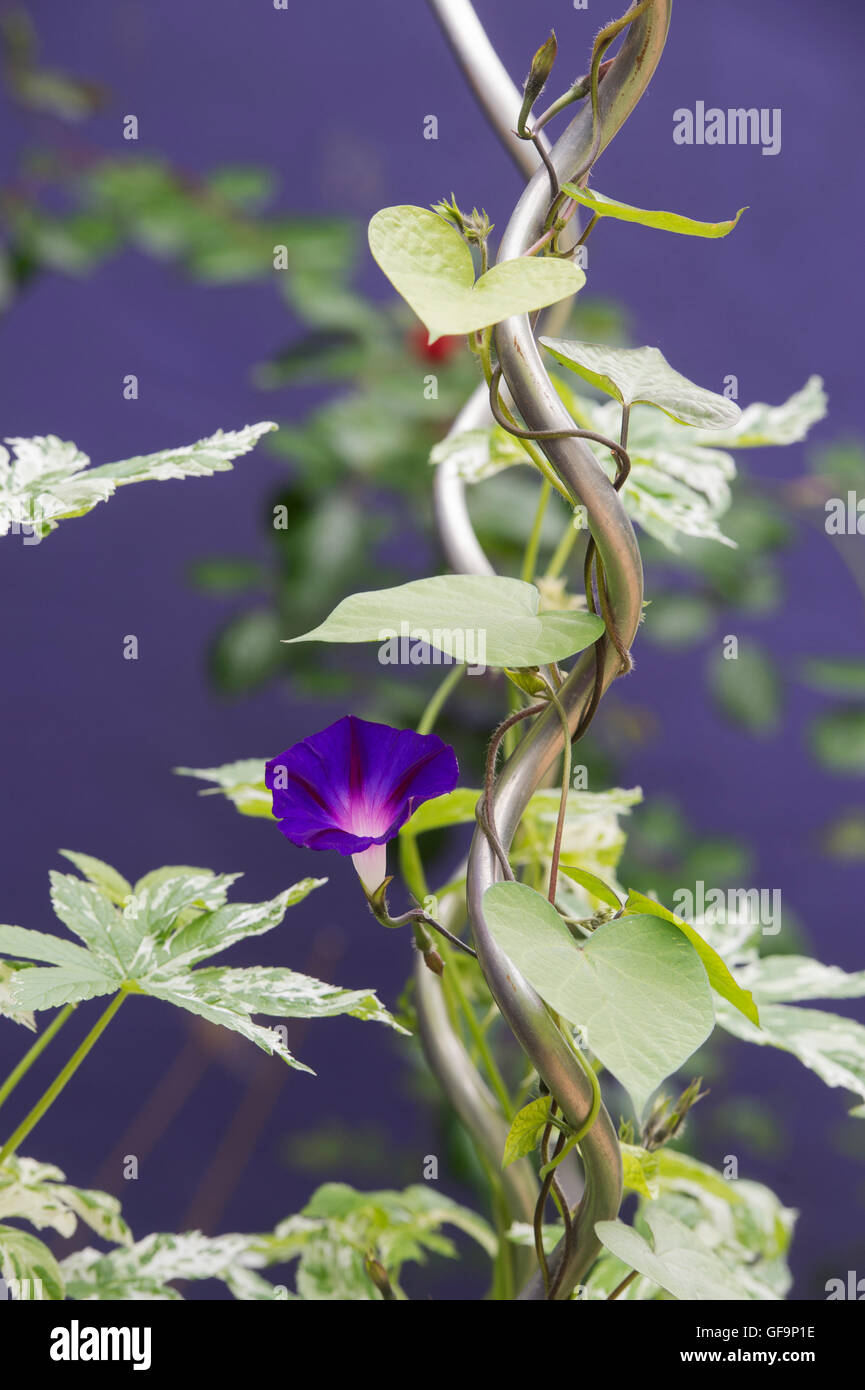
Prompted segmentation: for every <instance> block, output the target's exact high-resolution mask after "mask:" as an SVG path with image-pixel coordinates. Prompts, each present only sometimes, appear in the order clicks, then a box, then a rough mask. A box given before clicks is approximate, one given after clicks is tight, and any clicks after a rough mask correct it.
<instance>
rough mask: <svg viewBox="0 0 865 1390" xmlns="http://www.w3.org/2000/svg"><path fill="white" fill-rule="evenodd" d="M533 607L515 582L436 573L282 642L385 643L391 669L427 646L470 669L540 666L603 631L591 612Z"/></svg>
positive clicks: (351, 602) (356, 602) (355, 604)
mask: <svg viewBox="0 0 865 1390" xmlns="http://www.w3.org/2000/svg"><path fill="white" fill-rule="evenodd" d="M539 601H540V594H539V593H538V591H537V589H536V588H535V586H534V585H533V584H525V583H524V582H523V581H522V580H521V579H506V578H503V577H501V576H499V575H469V574H443V575H436V576H434V577H433V578H431V579H417V580H414V581H412V583H410V584H399V585H397V587H396V588H393V589H373V590H371V591H370V592H368V593H364V594H352V595H351V596H350V597H349V598H345V599H343V600H342V603H338V604H337V606H336V608H334V610H333V612H332V613H331V614H330V616H329V617H328V618H326V619H325V621H324V622H323V623H321V624H320V625H319V626H318V627H316V628H313V629H312V631H311V632H305V633H304V634H303V635H302V636H301V637H292V638H289V639H287V640H289V641H291V642H387V643H388V644H389V648H390V649H389V651H388V652H387V653H386V654H385V655H387V658H388V660H389V661H390V662H392V663H393V664H398V663H401V662H404V661H405V662H407V663H409V664H412V657H411V652H412V649H413V648H416V647H417V645H418V644H425V645H427V646H429V647H432V648H433V649H434V650H435V651H439V652H444V654H445V655H446V656H449V657H451V658H453V659H454V660H455V661H464V662H465V663H466V664H467V665H468V666H472V667H475V666H545V665H547V663H549V662H551V661H563V660H564V659H565V657H568V656H573V654H574V653H575V652H580V651H583V650H584V648H586V647H589V646H591V644H592V643H593V642H595V641H597V639H598V638H599V637H600V636H601V634H602V632H603V631H604V624H603V621H602V620H601V619H600V618H596V617H595V616H594V615H593V614H592V613H580V612H555V613H539V612H538V603H539ZM382 659H383V660H384V659H385V657H384V655H383V657H382ZM416 660H417V656H415V661H416Z"/></svg>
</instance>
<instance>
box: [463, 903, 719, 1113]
mask: <svg viewBox="0 0 865 1390" xmlns="http://www.w3.org/2000/svg"><path fill="white" fill-rule="evenodd" d="M484 915H485V917H486V920H487V925H488V926H489V929H490V931H491V932H492V934H493V936H494V937H495V940H496V941H497V942H498V944H499V946H500V947H501V948H502V950H503V951H504V952H505V954H506V955H508V956H509V957H510V959H511V960H512V961H513V963H514V965H515V966H516V967H517V969H518V970H520V971H521V972H522V973H523V975H525V977H526V979H527V980H528V981H529V983H530V984H531V985H533V986H534V988H535V989H536V990H537V991H538V993H539V994H540V996H541V998H542V999H545V1000H546V1002H547V1003H548V1004H549V1005H550V1006H551V1007H552V1008H554V1009H555V1010H556V1012H557V1013H559V1014H561V1015H562V1016H563V1018H566V1019H568V1020H569V1022H571V1023H573V1024H575V1025H578V1026H579V1027H580V1028H581V1029H582V1030H583V1033H584V1036H585V1039H586V1042H587V1044H588V1046H589V1047H590V1048H591V1050H592V1052H594V1054H595V1056H597V1057H599V1058H600V1060H601V1061H602V1062H603V1064H604V1066H606V1067H608V1068H609V1069H610V1071H611V1072H612V1073H613V1075H614V1076H616V1077H617V1078H618V1080H619V1081H620V1082H621V1083H622V1085H623V1086H624V1087H625V1089H626V1090H627V1091H628V1093H629V1095H630V1097H631V1099H632V1101H633V1103H634V1108H635V1110H636V1111H637V1114H638V1116H640V1115H642V1113H643V1111H644V1110H645V1108H646V1105H647V1103H648V1101H649V1097H650V1096H651V1095H652V1092H653V1091H654V1090H655V1089H656V1088H657V1087H658V1086H660V1084H661V1082H662V1081H663V1080H664V1079H665V1077H667V1076H669V1075H670V1074H671V1072H674V1071H676V1070H677V1068H679V1067H680V1066H682V1065H683V1063H684V1062H686V1061H687V1059H688V1058H689V1057H690V1056H691V1053H692V1052H694V1051H695V1050H696V1049H697V1048H698V1047H699V1046H700V1044H701V1043H702V1042H705V1040H706V1038H707V1037H708V1036H709V1034H710V1033H711V1031H712V1028H713V1027H714V1022H715V1018H714V1013H713V1011H712V996H711V991H710V989H709V982H708V980H707V978H706V972H705V970H704V969H703V966H702V963H701V961H700V958H699V956H698V955H697V953H696V951H695V950H694V948H693V946H692V945H691V944H690V942H689V941H688V940H687V939H686V937H685V936H684V935H683V934H682V932H680V931H679V929H678V927H676V926H674V925H673V923H672V922H665V921H663V920H662V919H661V918H660V917H651V916H639V917H620V918H618V919H615V920H613V921H611V922H606V923H605V924H604V925H603V926H601V927H598V928H597V929H596V930H595V931H594V932H592V935H591V936H590V937H589V938H588V939H587V940H586V941H585V942H583V943H581V944H578V943H577V942H576V941H575V940H574V938H573V937H572V936H571V934H570V932H569V931H568V929H567V927H566V926H565V924H564V922H563V921H562V919H561V917H560V916H559V914H558V912H557V911H556V909H555V908H554V907H553V906H552V904H551V903H549V902H548V901H547V899H546V898H543V897H541V895H540V893H536V892H535V891H534V889H532V888H529V887H528V885H527V884H525V883H494V884H493V885H492V887H491V888H488V889H487V891H486V893H485V894H484Z"/></svg>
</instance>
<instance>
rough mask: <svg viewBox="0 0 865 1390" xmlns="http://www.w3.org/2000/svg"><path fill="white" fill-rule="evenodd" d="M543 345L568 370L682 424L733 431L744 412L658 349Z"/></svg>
mask: <svg viewBox="0 0 865 1390" xmlns="http://www.w3.org/2000/svg"><path fill="white" fill-rule="evenodd" d="M540 341H541V343H542V344H543V345H544V347H545V348H546V349H547V350H548V351H549V352H551V353H552V355H553V357H555V359H556V361H557V362H561V364H562V366H564V367H570V368H571V370H572V371H575V372H577V373H579V375H580V376H581V377H583V378H584V379H585V380H586V381H588V382H590V383H591V385H592V386H595V387H597V389H598V390H599V391H604V392H606V394H607V395H608V396H612V397H614V399H615V400H617V401H619V402H620V403H621V404H622V405H626V406H632V405H636V404H637V403H638V402H642V403H643V404H644V405H653V406H656V407H657V408H658V409H659V410H662V411H663V412H664V414H665V415H669V417H670V418H671V419H672V420H678V421H679V423H680V424H683V425H699V426H701V427H702V428H703V429H725V428H726V429H729V427H730V426H731V425H734V424H735V423H736V421H737V420H738V419H739V416H740V415H741V413H742V412H741V411H740V409H739V407H738V406H737V405H736V403H735V401H731V400H728V399H727V397H726V396H719V395H716V393H715V392H714V391H707V390H705V388H704V387H702V386H695V385H694V383H693V382H692V381H689V380H688V378H687V377H685V376H682V374H681V372H677V371H676V370H675V369H674V368H673V367H671V366H670V364H669V362H668V361H667V359H666V357H665V356H664V354H663V353H662V352H660V351H659V349H658V348H654V347H642V348H616V347H610V346H609V345H608V344H606V343H579V342H572V341H569V340H567V339H564V338H541V340H540Z"/></svg>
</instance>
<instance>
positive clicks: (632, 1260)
mask: <svg viewBox="0 0 865 1390" xmlns="http://www.w3.org/2000/svg"><path fill="white" fill-rule="evenodd" d="M642 1215H643V1220H644V1221H645V1222H646V1225H647V1226H648V1227H649V1230H650V1231H651V1233H652V1239H653V1241H654V1249H653V1248H652V1246H651V1245H650V1244H649V1242H648V1241H647V1240H645V1239H644V1237H643V1236H641V1235H640V1233H639V1231H635V1230H634V1228H633V1226H626V1225H625V1223H624V1221H598V1222H597V1224H596V1226H595V1233H596V1235H597V1237H598V1239H599V1240H600V1241H601V1242H602V1244H603V1245H605V1246H606V1247H607V1249H608V1250H610V1251H612V1253H613V1254H614V1255H617V1256H618V1258H619V1259H620V1260H622V1261H623V1262H624V1263H625V1264H626V1265H630V1267H631V1268H632V1269H638V1270H639V1271H640V1273H641V1274H643V1275H645V1277H646V1278H647V1279H651V1280H652V1281H653V1283H655V1284H660V1286H661V1288H662V1289H666V1290H667V1292H668V1293H671V1294H672V1295H673V1297H674V1298H680V1299H684V1300H685V1301H686V1302H689V1303H690V1302H692V1301H694V1300H695V1299H697V1300H708V1301H711V1302H713V1303H714V1302H721V1301H725V1302H729V1301H732V1300H747V1299H754V1298H764V1299H777V1298H779V1297H780V1295H779V1294H776V1293H774V1292H773V1291H772V1290H771V1289H770V1288H769V1287H768V1285H760V1286H759V1287H758V1288H757V1287H755V1285H754V1282H753V1281H751V1280H743V1279H741V1278H740V1277H739V1272H738V1270H734V1269H730V1267H729V1266H728V1265H726V1264H725V1263H724V1261H723V1260H722V1259H721V1258H720V1257H719V1256H718V1255H717V1254H716V1253H715V1251H714V1250H710V1249H709V1247H708V1246H707V1245H705V1244H704V1242H703V1241H702V1240H701V1239H700V1237H699V1236H698V1235H697V1233H696V1232H695V1231H692V1230H690V1228H689V1227H688V1226H685V1225H684V1224H683V1223H682V1222H681V1221H677V1220H676V1218H675V1217H674V1216H671V1215H670V1213H669V1212H667V1211H664V1210H663V1209H662V1208H658V1209H656V1210H653V1209H651V1208H649V1209H648V1210H645V1211H643V1213H642Z"/></svg>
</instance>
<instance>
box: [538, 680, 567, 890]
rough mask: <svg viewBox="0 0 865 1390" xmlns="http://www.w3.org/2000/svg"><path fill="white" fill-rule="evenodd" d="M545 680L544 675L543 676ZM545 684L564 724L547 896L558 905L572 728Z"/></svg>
mask: <svg viewBox="0 0 865 1390" xmlns="http://www.w3.org/2000/svg"><path fill="white" fill-rule="evenodd" d="M541 679H542V680H543V676H542V677H541ZM544 684H545V685H546V687H547V690H548V691H549V697H550V703H551V704H553V705H555V707H556V712H557V714H558V716H559V719H560V721H561V725H562V794H561V797H560V799H559V814H558V817H557V819H556V833H555V838H554V840H553V850H552V855H551V856H550V886H549V891H548V893H547V897H548V898H549V900H550V902H551V903H552V904H553V907H555V905H556V888H557V886H558V881H559V858H560V856H561V852H562V835H563V834H564V829H565V817H566V816H567V813H568V792H569V791H570V789H571V729H570V725H569V723H568V714H567V710H566V709H565V707H564V705H563V704H562V702H561V700H560V699H559V697H558V694H557V692H556V691H555V689H554V688H553V686H552V684H551V682H550V681H545V682H544Z"/></svg>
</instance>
